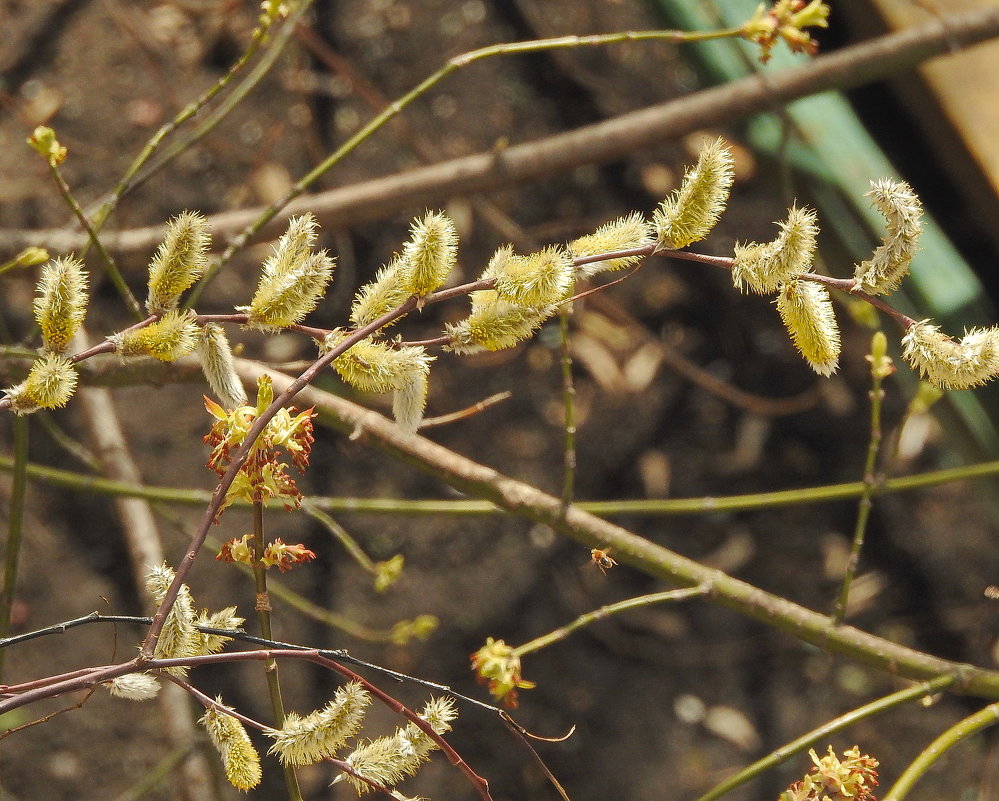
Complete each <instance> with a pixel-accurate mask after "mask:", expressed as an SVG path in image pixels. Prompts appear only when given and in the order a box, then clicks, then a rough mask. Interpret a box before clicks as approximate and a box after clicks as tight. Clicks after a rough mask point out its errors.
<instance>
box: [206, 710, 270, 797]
mask: <svg viewBox="0 0 999 801" xmlns="http://www.w3.org/2000/svg"><path fill="white" fill-rule="evenodd" d="M216 702H217V703H218V705H219V706H220V707H223V709H228V710H229V711H232V710H231V708H230V707H226V706H224V705H223V704H222V700H221V699H216ZM198 722H199V723H200V724H201V725H202V726H204V727H205V729H206V730H207V732H208V737H209V739H210V740H211V741H212V744H213V745H214V746H215V748H216V750H217V751H218V752H219V756H221V757H222V765H223V767H224V768H225V777H226V779H228V780H229V784H231V785H232V786H233V787H235V788H236V789H237V790H249V789H251V788H253V787H256V786H257V785H258V784H260V779H261V778H262V775H263V774H262V772H261V770H260V755H259V754H257V750H256V749H255V748H254V747H253V743H251V742H250V737H249V735H248V734H247V733H246V729H244V728H243V724H242V723H241V722H240V721H238V720H236V718H234V717H233V716H232V715H230V714H228V713H226V712H224V711H222V710H221V709H218V708H216V707H214V706H212V707H209V708H208V709H207V710H205V714H204V716H203V717H202V718H201V719H200V720H199V721H198Z"/></svg>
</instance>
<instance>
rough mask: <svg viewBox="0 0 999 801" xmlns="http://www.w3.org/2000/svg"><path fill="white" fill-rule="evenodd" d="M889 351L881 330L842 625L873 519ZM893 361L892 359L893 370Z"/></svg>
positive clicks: (842, 594) (836, 619)
mask: <svg viewBox="0 0 999 801" xmlns="http://www.w3.org/2000/svg"><path fill="white" fill-rule="evenodd" d="M886 348H887V344H886V341H885V336H884V334H883V333H882V332H880V331H878V332H877V333H876V334H875V335H874V339H873V344H872V347H871V355H870V356H869V357H868V360H869V361H870V362H871V392H870V398H871V433H870V438H869V439H868V442H867V458H866V460H865V461H864V482H863V483H864V490H863V492H862V493H861V495H860V503H859V504H858V508H857V521H856V523H855V525H854V528H853V542H852V544H851V545H850V556H849V558H848V559H847V563H846V570H845V571H844V573H843V584H842V586H841V587H840V591H839V598H838V599H837V601H836V608H835V609H834V610H833V615H832V621H833V623H834V624H835V625H837V626H838V625H839V624H840V623H842V622H843V620H844V619H845V618H846V608H847V603H848V602H849V600H850V587H851V586H852V585H853V580H854V578H855V577H856V575H857V567H858V566H859V564H860V552H861V551H862V550H863V548H864V536H865V534H866V532H867V521H868V520H869V519H870V516H871V507H872V506H873V505H874V501H873V498H874V491H875V488H876V485H877V479H876V477H875V475H874V471H875V469H876V468H877V463H878V452H879V451H880V449H881V401H882V400H883V399H884V396H885V393H884V390H883V389H882V388H881V384H882V382H883V381H884V378H885V376H886V374H890V370H888V371H887V372H886V365H885V360H886V359H887V357H886V356H885V355H884V350H885V349H886ZM890 365H891V360H890V359H888V367H889V368H890Z"/></svg>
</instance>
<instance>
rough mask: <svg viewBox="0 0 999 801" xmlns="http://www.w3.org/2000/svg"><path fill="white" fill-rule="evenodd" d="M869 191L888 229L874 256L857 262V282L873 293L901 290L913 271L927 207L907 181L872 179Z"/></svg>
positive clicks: (879, 293)
mask: <svg viewBox="0 0 999 801" xmlns="http://www.w3.org/2000/svg"><path fill="white" fill-rule="evenodd" d="M867 194H868V196H869V197H870V198H871V205H873V206H874V207H875V208H876V209H877V210H878V211H879V212H881V214H882V215H883V216H884V218H885V221H886V231H885V235H884V238H883V239H882V242H881V244H880V245H879V246H878V247H877V249H875V251H874V254H873V255H872V256H871V258H870V259H868V260H867V261H864V262H861V263H860V264H858V265H857V267H856V269H855V271H854V281H855V282H856V286H857V289H860V290H862V291H864V292H866V293H868V294H869V295H884V294H887V293H889V292H893V291H894V290H896V289H898V287H899V285H900V284H901V282H902V279H903V278H905V276H906V275H907V274H908V272H909V264H910V262H911V261H912V257H913V256H914V255H915V253H916V250H917V247H918V243H919V235H920V234H921V233H922V231H923V223H922V216H923V206H922V203H920V201H919V198H918V197H916V193H915V192H913V191H912V188H911V187H910V186H909V185H908V184H907V183H905V182H904V181H892V180H890V179H887V178H885V179H882V180H880V181H872V182H871V191H870V192H868V193H867Z"/></svg>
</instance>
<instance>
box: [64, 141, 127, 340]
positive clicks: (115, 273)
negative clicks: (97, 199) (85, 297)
mask: <svg viewBox="0 0 999 801" xmlns="http://www.w3.org/2000/svg"><path fill="white" fill-rule="evenodd" d="M49 172H50V174H51V175H52V180H53V181H55V185H56V187H57V188H58V190H59V194H60V195H62V198H63V200H65V201H66V205H67V206H69V208H70V210H71V211H72V212H73V214H74V215H75V216H76V219H78V220H79V221H80V225H82V226H83V228H84V230H85V231H86V232H87V236H89V237H90V243H91V244H92V245H93V246H94V248H95V249H96V250H97V253H98V254H99V255H100V257H101V261H103V262H104V267H105V269H106V270H107V274H108V278H110V279H111V283H112V284H114V286H115V289H117V290H118V294H119V295H121V297H122V300H124V301H125V305H126V306H127V307H128V310H129V312H130V313H131V315H132V316H133V317H135V319H136V320H142V319H143V318H144V317H145V316H146V314H145V312H144V311H143V310H142V306H141V305H140V304H139V301H138V300H136V299H135V295H133V294H132V290H131V289H129V287H128V284H127V283H126V282H125V277H124V276H123V275H122V274H121V270H119V269H118V265H117V264H116V263H115V260H114V257H113V256H112V255H111V254H110V253H108V250H107V248H106V247H104V243H103V242H101V240H100V237H98V236H97V230H96V229H95V228H94V226H93V225H91V224H90V220H89V219H88V218H87V215H86V214H85V213H84V211H83V209H82V208H81V207H80V204H79V203H77V202H76V198H75V197H73V192H72V190H70V188H69V184H68V183H66V179H65V178H63V177H62V172H61V171H60V169H59V166H58V165H57V164H56V163H55V162H54V161H51V160H50V161H49Z"/></svg>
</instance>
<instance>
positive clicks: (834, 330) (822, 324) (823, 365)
mask: <svg viewBox="0 0 999 801" xmlns="http://www.w3.org/2000/svg"><path fill="white" fill-rule="evenodd" d="M777 310H778V311H779V312H780V316H781V319H782V320H783V321H784V325H785V326H786V327H787V330H788V333H790V335H791V341H792V342H794V346H795V347H796V348H797V349H798V351H799V352H800V353H801V355H802V356H804V357H805V360H806V361H807V362H808V364H809V365H810V366H811V368H812V369H813V370H814V371H815V372H816V373H818V374H819V375H822V376H828V375H832V374H833V373H835V372H836V368H837V366H838V364H839V349H840V342H839V327H838V326H837V325H836V315H835V314H834V313H833V308H832V300H831V299H830V298H829V291H828V290H827V289H826V288H825V287H824V286H821V285H820V284H817V283H815V282H813V281H792V282H791V283H789V284H785V285H784V286H783V287H782V288H781V291H780V294H779V295H778V296H777Z"/></svg>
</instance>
